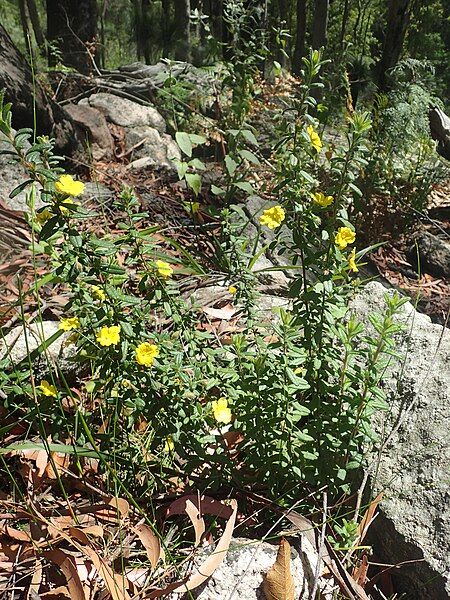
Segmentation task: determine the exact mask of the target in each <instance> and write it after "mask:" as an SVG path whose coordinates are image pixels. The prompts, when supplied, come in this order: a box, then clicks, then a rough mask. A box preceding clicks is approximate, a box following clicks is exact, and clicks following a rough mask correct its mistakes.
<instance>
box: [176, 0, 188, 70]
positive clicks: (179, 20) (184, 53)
mask: <svg viewBox="0 0 450 600" xmlns="http://www.w3.org/2000/svg"><path fill="white" fill-rule="evenodd" d="M190 13H191V6H190V0H174V18H173V27H174V31H175V59H176V60H183V61H186V62H188V61H189V59H190V49H191V39H190V21H189V16H190Z"/></svg>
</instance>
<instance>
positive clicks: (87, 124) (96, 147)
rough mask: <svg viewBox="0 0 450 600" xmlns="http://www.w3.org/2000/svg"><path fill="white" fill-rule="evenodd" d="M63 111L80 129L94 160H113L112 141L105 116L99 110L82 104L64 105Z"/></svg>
mask: <svg viewBox="0 0 450 600" xmlns="http://www.w3.org/2000/svg"><path fill="white" fill-rule="evenodd" d="M65 109H66V111H67V112H68V113H69V114H70V116H71V117H72V119H73V121H74V123H76V124H77V126H78V127H79V128H81V130H82V132H83V135H84V137H87V140H86V141H87V142H89V146H90V148H91V151H92V156H93V158H94V160H102V159H105V158H106V159H110V158H113V156H114V140H113V136H112V135H111V132H110V131H109V129H108V125H107V123H106V118H105V115H104V114H103V113H102V112H101V111H100V110H98V109H96V108H93V107H92V106H86V105H83V104H66V106H65Z"/></svg>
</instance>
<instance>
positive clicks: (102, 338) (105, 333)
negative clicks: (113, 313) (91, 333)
mask: <svg viewBox="0 0 450 600" xmlns="http://www.w3.org/2000/svg"><path fill="white" fill-rule="evenodd" d="M96 340H97V342H98V343H99V344H100V346H115V345H116V344H118V343H119V342H120V325H111V327H102V328H101V329H100V331H99V332H97V336H96Z"/></svg>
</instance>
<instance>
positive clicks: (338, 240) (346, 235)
mask: <svg viewBox="0 0 450 600" xmlns="http://www.w3.org/2000/svg"><path fill="white" fill-rule="evenodd" d="M355 239H356V233H355V232H354V231H352V230H351V229H350V228H349V227H339V229H338V232H337V234H336V237H335V238H334V243H335V244H336V245H337V246H338V247H339V249H340V250H343V249H344V248H347V246H348V244H353V242H354V241H355Z"/></svg>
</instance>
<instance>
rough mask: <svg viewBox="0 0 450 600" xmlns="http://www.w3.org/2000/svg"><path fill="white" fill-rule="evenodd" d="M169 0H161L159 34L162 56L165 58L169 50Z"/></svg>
mask: <svg viewBox="0 0 450 600" xmlns="http://www.w3.org/2000/svg"><path fill="white" fill-rule="evenodd" d="M171 5H172V3H171V0H161V9H162V11H161V34H162V44H161V46H162V52H163V57H164V58H167V57H168V55H169V50H170V29H171V27H170V13H171Z"/></svg>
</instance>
